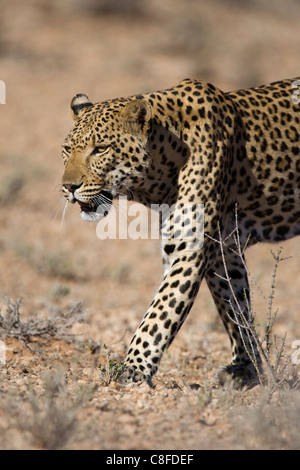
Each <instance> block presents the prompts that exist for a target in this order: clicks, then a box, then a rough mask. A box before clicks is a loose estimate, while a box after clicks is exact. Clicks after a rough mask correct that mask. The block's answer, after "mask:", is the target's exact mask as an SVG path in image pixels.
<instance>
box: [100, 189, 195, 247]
mask: <svg viewBox="0 0 300 470" xmlns="http://www.w3.org/2000/svg"><path fill="white" fill-rule="evenodd" d="M117 209H118V210H117ZM117 209H116V207H114V206H112V207H111V208H110V211H109V213H108V214H107V215H106V217H103V218H102V219H101V220H100V221H99V222H98V224H97V228H96V233H97V237H98V238H99V239H100V240H105V239H131V240H137V239H154V240H155V239H159V238H160V239H162V240H165V241H172V240H174V241H177V242H185V243H186V249H187V250H195V249H200V248H202V246H203V240H204V205H203V204H174V205H172V206H168V205H167V204H152V205H151V211H150V212H149V210H148V209H147V207H145V206H143V205H141V204H137V203H128V200H127V198H126V197H120V198H119V200H118V203H117ZM97 212H98V213H100V214H101V213H104V212H105V211H104V210H103V208H102V207H101V206H99V207H98V209H97Z"/></svg>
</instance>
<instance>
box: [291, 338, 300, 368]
mask: <svg viewBox="0 0 300 470" xmlns="http://www.w3.org/2000/svg"><path fill="white" fill-rule="evenodd" d="M292 348H293V349H296V351H294V352H293V354H292V363H293V364H300V340H299V339H296V340H295V341H293V344H292Z"/></svg>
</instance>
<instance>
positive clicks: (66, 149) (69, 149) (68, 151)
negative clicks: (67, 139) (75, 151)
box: [63, 145, 71, 153]
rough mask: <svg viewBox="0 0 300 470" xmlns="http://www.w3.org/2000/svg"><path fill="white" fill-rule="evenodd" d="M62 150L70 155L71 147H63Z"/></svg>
mask: <svg viewBox="0 0 300 470" xmlns="http://www.w3.org/2000/svg"><path fill="white" fill-rule="evenodd" d="M63 150H64V151H65V152H66V153H71V147H70V146H69V145H64V146H63Z"/></svg>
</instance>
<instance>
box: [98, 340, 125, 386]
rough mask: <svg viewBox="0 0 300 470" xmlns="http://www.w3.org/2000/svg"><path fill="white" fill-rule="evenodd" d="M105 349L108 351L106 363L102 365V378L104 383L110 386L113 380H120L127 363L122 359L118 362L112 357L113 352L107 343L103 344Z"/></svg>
mask: <svg viewBox="0 0 300 470" xmlns="http://www.w3.org/2000/svg"><path fill="white" fill-rule="evenodd" d="M103 349H104V350H105V351H106V364H105V365H104V366H102V367H101V378H102V380H103V382H104V385H105V386H108V385H109V384H110V383H111V382H113V381H116V380H118V378H119V377H120V375H121V374H122V372H124V370H125V364H124V362H122V361H119V362H116V361H114V360H112V359H111V352H110V351H109V350H108V348H107V346H106V344H104V345H103Z"/></svg>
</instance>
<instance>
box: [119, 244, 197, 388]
mask: <svg viewBox="0 0 300 470" xmlns="http://www.w3.org/2000/svg"><path fill="white" fill-rule="evenodd" d="M174 246H175V245H174V244H172V249H173V247H174ZM183 246H184V244H182V243H181V244H179V245H178V246H177V247H176V249H174V251H173V252H172V256H170V266H169V269H165V275H164V278H163V282H162V284H161V286H160V288H159V290H158V293H157V294H156V296H155V297H154V299H153V301H152V303H151V305H150V307H149V309H148V311H147V312H146V314H145V316H144V318H143V321H142V322H141V324H140V326H139V327H138V329H137V331H136V333H135V335H134V336H133V338H132V341H131V343H130V347H129V350H128V353H127V357H126V360H125V370H124V372H123V373H122V374H121V376H120V378H119V380H120V381H121V382H122V383H127V382H139V381H144V380H145V381H147V382H148V384H149V385H151V384H152V381H151V379H152V376H153V374H154V373H155V372H156V371H157V368H158V365H159V362H160V359H161V356H162V354H163V352H164V350H165V349H166V348H167V347H168V346H169V345H170V344H171V342H172V341H173V339H174V338H175V336H176V334H177V332H178V330H179V328H180V327H181V325H182V324H183V322H184V320H185V318H186V316H187V315H188V313H189V311H190V309H191V307H192V305H193V302H194V300H195V297H196V295H197V292H198V289H199V286H200V282H201V279H202V277H203V254H202V252H197V251H195V252H193V251H189V250H188V251H186V250H185V249H184V248H183ZM168 250H170V245H168V244H167V245H165V251H166V252H167V251H168ZM172 260H173V261H172ZM166 271H167V272H166Z"/></svg>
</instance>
